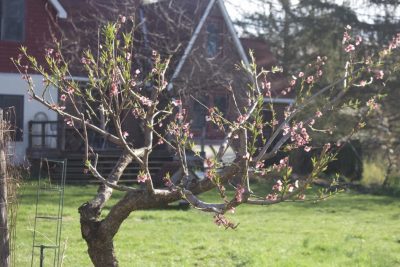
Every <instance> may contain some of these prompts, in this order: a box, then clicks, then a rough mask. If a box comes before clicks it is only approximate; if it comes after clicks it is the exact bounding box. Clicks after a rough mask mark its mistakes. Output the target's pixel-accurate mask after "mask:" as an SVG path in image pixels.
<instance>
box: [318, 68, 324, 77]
mask: <svg viewBox="0 0 400 267" xmlns="http://www.w3.org/2000/svg"><path fill="white" fill-rule="evenodd" d="M322 74H323V72H322V70H321V69H319V70H318V71H317V76H318V77H321V76H322Z"/></svg>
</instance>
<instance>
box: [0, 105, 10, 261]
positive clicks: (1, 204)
mask: <svg viewBox="0 0 400 267" xmlns="http://www.w3.org/2000/svg"><path fill="white" fill-rule="evenodd" d="M4 130H5V125H4V121H3V111H2V110H1V109H0V266H4V267H7V266H9V263H10V240H9V233H8V225H7V164H6V151H5V149H6V147H5V146H6V144H5V140H4Z"/></svg>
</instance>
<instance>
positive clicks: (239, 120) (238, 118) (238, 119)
mask: <svg viewBox="0 0 400 267" xmlns="http://www.w3.org/2000/svg"><path fill="white" fill-rule="evenodd" d="M236 120H237V122H239V123H243V122H245V121H246V120H247V116H245V115H240V116H239V117H237V119H236Z"/></svg>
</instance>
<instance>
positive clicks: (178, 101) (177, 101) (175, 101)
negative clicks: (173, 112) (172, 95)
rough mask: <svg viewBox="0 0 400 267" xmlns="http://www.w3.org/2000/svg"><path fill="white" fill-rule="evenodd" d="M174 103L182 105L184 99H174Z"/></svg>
mask: <svg viewBox="0 0 400 267" xmlns="http://www.w3.org/2000/svg"><path fill="white" fill-rule="evenodd" d="M172 104H173V105H174V106H175V107H177V106H182V100H180V99H173V100H172Z"/></svg>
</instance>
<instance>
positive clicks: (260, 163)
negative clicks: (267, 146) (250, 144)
mask: <svg viewBox="0 0 400 267" xmlns="http://www.w3.org/2000/svg"><path fill="white" fill-rule="evenodd" d="M262 167H264V162H262V161H258V162H257V163H256V169H261V168H262Z"/></svg>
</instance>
